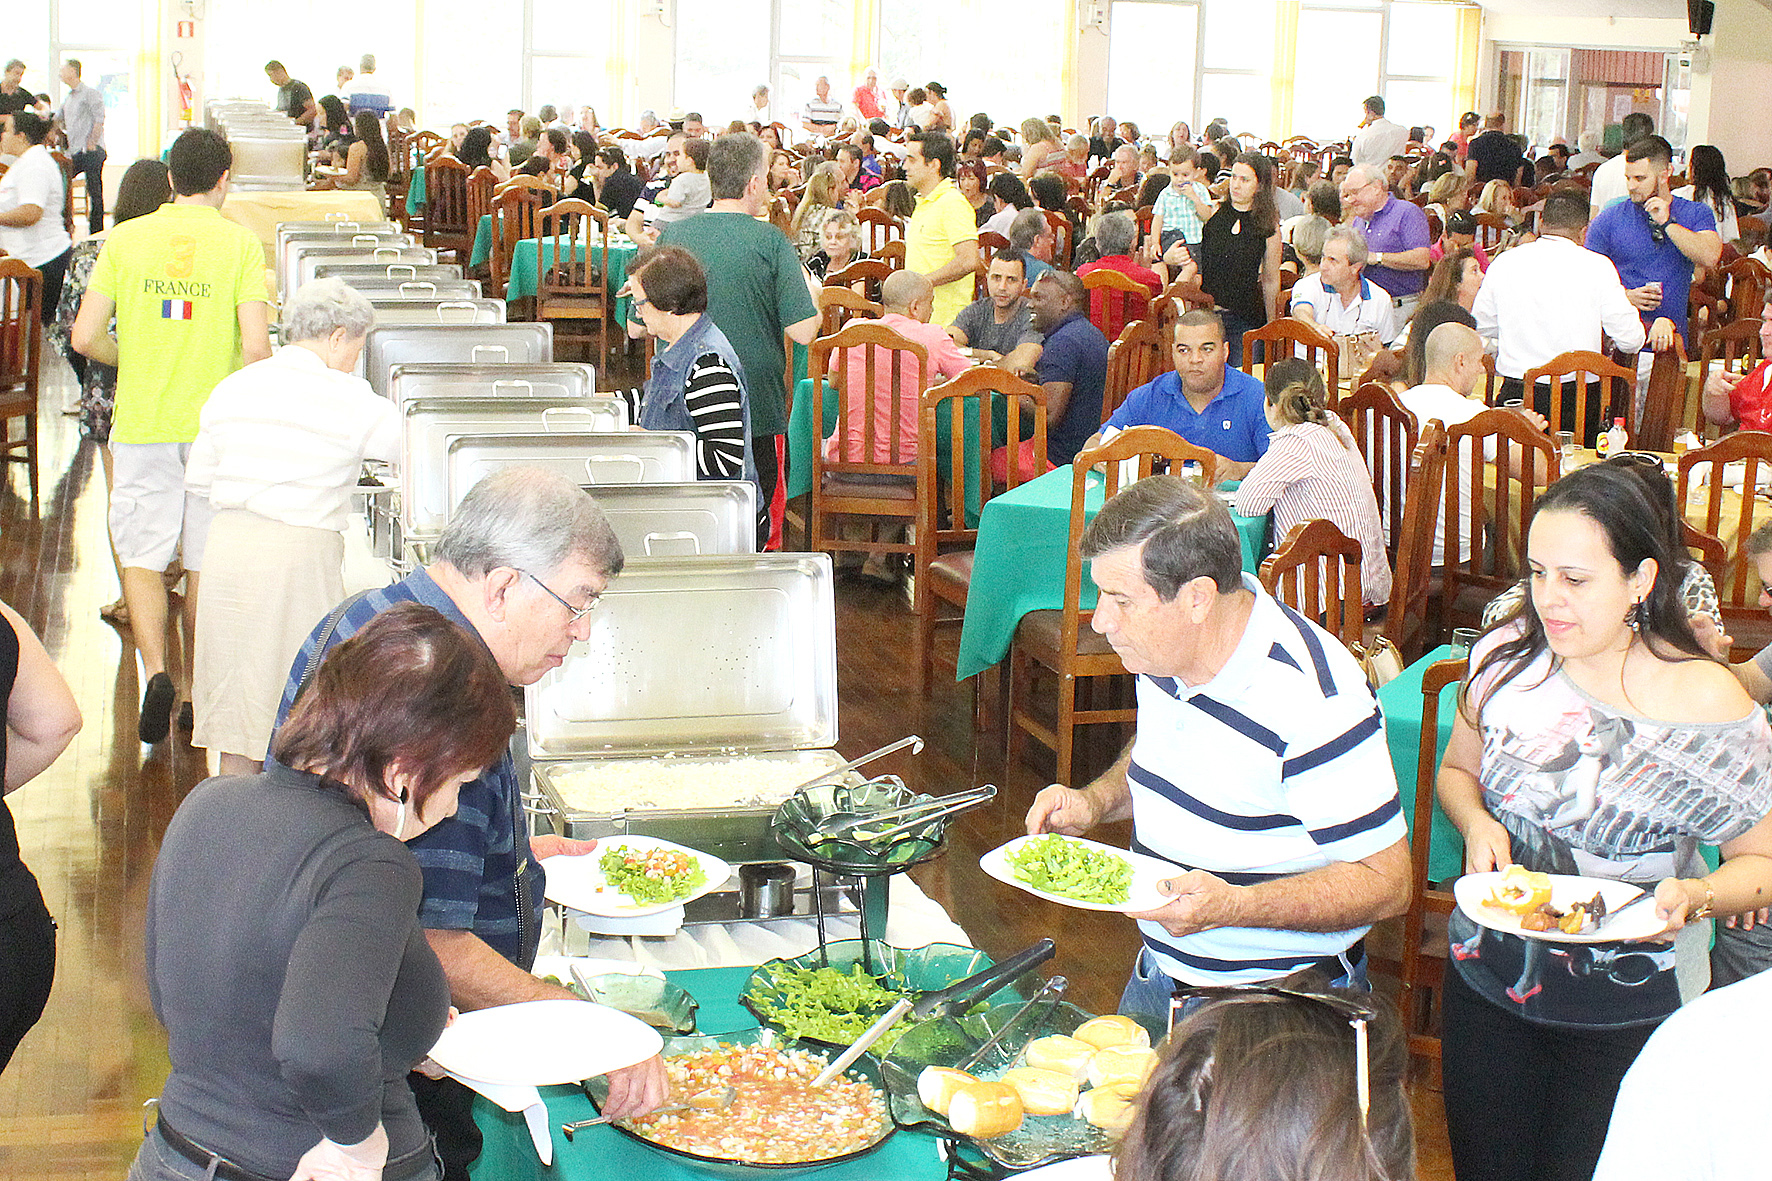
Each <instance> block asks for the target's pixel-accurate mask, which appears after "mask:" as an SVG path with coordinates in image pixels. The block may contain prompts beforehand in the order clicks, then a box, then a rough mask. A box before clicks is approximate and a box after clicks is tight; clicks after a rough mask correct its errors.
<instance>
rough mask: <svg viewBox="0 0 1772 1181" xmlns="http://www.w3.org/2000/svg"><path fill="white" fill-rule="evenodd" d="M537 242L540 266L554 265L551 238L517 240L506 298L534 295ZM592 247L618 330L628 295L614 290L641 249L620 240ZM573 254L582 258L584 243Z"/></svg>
mask: <svg viewBox="0 0 1772 1181" xmlns="http://www.w3.org/2000/svg"><path fill="white" fill-rule="evenodd" d="M537 242H540V243H541V254H542V265H543V266H552V265H553V264H554V240H553V239H552V238H523V239H520V240H519V241H518V242H517V245H516V247H515V249H514V250H513V251H512V253H511V274H510V277H509V278H508V279H507V280H506V282H505V299H506V300H512V299H524V298H527V297H528V296H532V295H534V294H535V288H536V269H535V246H536V243H537ZM593 250H594V257H595V260H596V262H595V265H597V266H600V267H603V268H604V269H605V270H607V271H608V272H609V294H610V295H611V296H613V297H614V298H615V320H614V321H613V323H614V325H615V326H616V331H617V332H618V333H619V331H620V325H622V324H624V323H626V321H627V317H628V297H627V296H625V295H621V296H617V295H615V293H616V292H617V291H619V290H621V287H622V285H623V284H624V283H626V282H627V281H628V263H630V262H632V261H633V260H634V256H635V255H636V254H638V253H639V252H640V250H639V247H637V246H631V245H630V246H623V245H621V244H619V243H618V244H617V245H615V246H611V247H609V248H608V249H607V250H605V249H604V247H602V246H597V247H593ZM574 253H576V254H577V255H578V258H579V260H580V261H583V259H584V256H585V248H584V246H582V245H578V246H575V247H574Z"/></svg>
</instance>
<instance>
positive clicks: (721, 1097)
mask: <svg viewBox="0 0 1772 1181" xmlns="http://www.w3.org/2000/svg"><path fill="white" fill-rule="evenodd" d="M737 1097H738V1092H737V1090H735V1089H734V1088H732V1087H730V1086H728V1087H725V1088H723V1089H721V1090H719V1091H716V1090H714V1089H713V1088H712V1087H709V1088H708V1089H707V1090H705V1091H698V1092H696V1093H695V1094H693V1095H691V1096H689V1098H687V1099H685V1100H683V1101H682V1102H681V1103H667V1104H665V1105H664V1106H663V1107H655V1108H653V1109H652V1110H651V1111H648V1112H647V1113H646V1115H647V1116H654V1115H669V1114H671V1113H672V1112H674V1111H725V1110H726V1109H727V1108H728V1107H731V1106H732V1101H733V1100H734V1099H735V1098H737ZM619 1118H621V1117H620V1116H614V1115H599V1116H597V1117H595V1118H594V1119H581V1120H573V1121H572V1122H571V1123H569V1124H561V1125H560V1134H561V1135H562V1136H565V1137H566V1139H567V1140H568V1141H571V1139H572V1134H573V1133H574V1132H576V1131H578V1130H579V1129H580V1128H594V1127H597V1126H599V1125H601V1124H608V1123H614V1122H615V1121H616V1120H617V1119H619Z"/></svg>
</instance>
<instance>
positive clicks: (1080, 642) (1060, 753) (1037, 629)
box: [1005, 426, 1218, 783]
mask: <svg viewBox="0 0 1772 1181" xmlns="http://www.w3.org/2000/svg"><path fill="white" fill-rule="evenodd" d="M1129 459H1135V460H1136V461H1137V470H1138V478H1139V479H1143V478H1144V477H1146V476H1148V475H1150V474H1151V472H1152V471H1153V470H1155V469H1156V466H1157V463H1156V461H1158V460H1162V461H1165V462H1166V463H1167V465H1168V467H1169V470H1171V471H1179V470H1180V469H1181V466H1182V464H1184V463H1186V462H1187V461H1189V460H1193V461H1195V462H1197V463H1199V464H1200V466H1201V470H1202V471H1203V472H1204V479H1205V481H1206V482H1207V483H1208V484H1213V483H1216V482H1217V480H1218V456H1216V455H1214V454H1213V453H1212V452H1210V451H1207V450H1206V449H1205V448H1203V447H1196V446H1194V445H1193V444H1192V443H1189V442H1188V441H1187V440H1185V439H1183V438H1182V437H1181V436H1179V435H1177V434H1175V433H1173V432H1171V431H1166V430H1164V429H1162V428H1161V427H1151V426H1139V427H1133V428H1131V429H1130V430H1125V431H1121V432H1120V433H1119V434H1117V435H1115V436H1114V437H1113V438H1112V439H1109V440H1108V441H1107V442H1106V443H1103V444H1102V445H1101V446H1099V447H1096V448H1094V449H1093V450H1089V451H1084V452H1082V453H1080V454H1079V455H1078V456H1077V458H1076V460H1075V462H1074V463H1073V464H1072V465H1071V473H1072V474H1071V518H1070V541H1069V544H1068V546H1067V547H1066V554H1067V555H1068V556H1067V557H1066V559H1065V567H1064V606H1063V607H1062V608H1060V609H1058V610H1054V611H1034V612H1031V613H1029V614H1027V615H1024V616H1022V619H1021V623H1020V624H1019V625H1018V626H1017V627H1016V629H1015V640H1014V643H1013V644H1012V645H1011V647H1010V649H1009V735H1008V743H1007V750H1006V752H1005V757H1006V759H1007V761H1008V762H1009V763H1013V762H1014V761H1015V759H1016V757H1017V754H1018V753H1019V745H1020V743H1019V736H1020V734H1022V733H1023V732H1026V733H1027V734H1029V735H1031V736H1032V737H1033V738H1034V739H1036V740H1037V741H1038V742H1040V743H1041V745H1043V746H1046V747H1047V748H1049V749H1050V750H1051V751H1052V752H1053V757H1054V759H1055V760H1056V762H1057V768H1056V770H1055V772H1054V778H1055V779H1056V780H1057V781H1058V782H1060V783H1069V782H1071V770H1072V763H1073V761H1074V758H1073V756H1074V753H1075V743H1076V728H1077V727H1078V726H1088V725H1094V724H1097V723H1104V722H1130V721H1133V720H1135V719H1136V718H1137V716H1138V710H1137V708H1136V707H1135V706H1133V705H1131V704H1126V705H1123V706H1114V707H1110V708H1105V709H1082V710H1079V709H1078V708H1077V682H1078V681H1079V680H1084V679H1093V678H1104V677H1124V676H1125V675H1126V667H1125V666H1124V665H1123V664H1121V663H1120V658H1119V657H1118V656H1116V655H1115V654H1114V650H1113V649H1112V648H1111V647H1110V646H1109V645H1108V642H1107V640H1105V639H1104V638H1102V636H1101V635H1100V634H1099V633H1097V632H1096V631H1095V630H1094V629H1093V628H1091V627H1090V626H1089V620H1090V618H1091V616H1092V615H1093V614H1094V612H1092V611H1084V610H1083V609H1082V607H1081V595H1082V587H1083V559H1082V557H1081V555H1080V554H1079V552H1078V550H1079V546H1080V543H1081V542H1082V538H1083V525H1084V503H1085V493H1086V489H1087V487H1088V484H1089V480H1090V469H1091V468H1094V467H1096V466H1098V465H1099V466H1102V467H1103V469H1104V471H1105V472H1106V478H1107V483H1106V487H1105V488H1104V489H1103V492H1102V496H1103V499H1104V500H1105V499H1108V498H1111V497H1113V496H1114V494H1115V493H1117V492H1119V491H1120V462H1121V461H1122V460H1129ZM1036 666H1038V667H1040V668H1044V669H1049V670H1050V671H1051V672H1052V673H1053V674H1055V676H1056V678H1057V681H1058V693H1057V697H1058V700H1057V704H1056V708H1055V710H1054V717H1053V722H1052V724H1051V725H1050V726H1048V725H1047V724H1046V723H1045V722H1044V721H1043V720H1042V719H1040V718H1039V717H1037V716H1036V715H1035V714H1034V712H1033V710H1032V705H1033V676H1034V671H1035V667H1036Z"/></svg>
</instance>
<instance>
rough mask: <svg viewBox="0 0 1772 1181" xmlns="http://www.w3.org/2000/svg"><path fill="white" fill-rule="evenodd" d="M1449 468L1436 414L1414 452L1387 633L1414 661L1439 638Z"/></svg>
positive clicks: (1387, 612)
mask: <svg viewBox="0 0 1772 1181" xmlns="http://www.w3.org/2000/svg"><path fill="white" fill-rule="evenodd" d="M1445 471H1446V428H1445V426H1444V425H1443V424H1442V423H1441V422H1440V420H1439V419H1437V418H1432V419H1429V420H1428V422H1427V425H1426V426H1424V427H1422V428H1421V441H1420V442H1419V443H1417V444H1416V445H1415V453H1414V454H1413V455H1411V456H1410V457H1409V482H1408V484H1407V486H1406V488H1405V491H1404V494H1403V517H1402V520H1403V524H1402V530H1401V536H1400V537H1399V539H1398V541H1397V559H1396V562H1395V564H1394V565H1393V566H1392V568H1391V569H1392V574H1391V598H1390V603H1389V605H1388V606H1387V607H1386V608H1385V614H1384V629H1383V635H1384V637H1385V638H1386V639H1388V640H1389V641H1390V642H1391V643H1393V644H1395V645H1396V646H1397V651H1398V652H1399V653H1400V654H1401V655H1402V657H1403V659H1404V661H1406V662H1409V663H1414V662H1415V661H1416V660H1419V659H1420V658H1421V655H1422V653H1424V652H1426V651H1427V650H1428V649H1429V648H1430V647H1432V646H1433V642H1434V637H1435V632H1434V626H1433V621H1434V620H1435V618H1437V617H1438V615H1439V611H1438V609H1437V604H1436V602H1435V594H1436V591H1437V589H1438V588H1437V587H1436V586H1435V585H1434V577H1433V558H1434V529H1435V528H1436V526H1437V525H1438V524H1439V515H1440V503H1441V498H1442V496H1443V494H1444V491H1445Z"/></svg>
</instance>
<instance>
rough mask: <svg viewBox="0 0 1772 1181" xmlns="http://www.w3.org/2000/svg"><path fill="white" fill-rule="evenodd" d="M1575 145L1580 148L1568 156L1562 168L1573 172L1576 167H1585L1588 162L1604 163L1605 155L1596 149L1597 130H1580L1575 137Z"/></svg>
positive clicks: (1598, 137) (1597, 143)
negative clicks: (1567, 160)
mask: <svg viewBox="0 0 1772 1181" xmlns="http://www.w3.org/2000/svg"><path fill="white" fill-rule="evenodd" d="M1575 146H1576V147H1578V148H1580V149H1581V150H1580V151H1579V152H1576V153H1575V154H1574V155H1573V156H1571V157H1569V162H1568V163H1567V164H1565V165H1564V168H1566V169H1567V170H1568V171H1570V172H1574V171H1575V170H1576V169H1578V168H1585V167H1587V166H1588V165H1589V164H1604V163H1605V162H1606V157H1604V156H1602V155H1600V153H1599V150H1598V149H1599V146H1600V133H1599V132H1597V131H1584V132H1582V133H1581V134H1580V135H1578V136H1576V137H1575Z"/></svg>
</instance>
